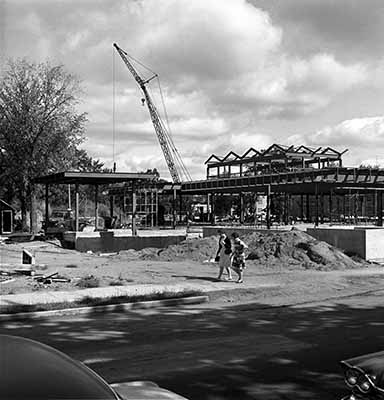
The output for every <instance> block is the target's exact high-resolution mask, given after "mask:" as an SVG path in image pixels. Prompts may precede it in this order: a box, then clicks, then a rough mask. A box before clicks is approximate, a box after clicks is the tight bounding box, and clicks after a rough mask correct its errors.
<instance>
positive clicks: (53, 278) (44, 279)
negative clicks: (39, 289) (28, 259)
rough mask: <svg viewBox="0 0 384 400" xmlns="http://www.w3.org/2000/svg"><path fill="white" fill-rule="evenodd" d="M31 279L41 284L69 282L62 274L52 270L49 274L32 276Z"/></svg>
mask: <svg viewBox="0 0 384 400" xmlns="http://www.w3.org/2000/svg"><path fill="white" fill-rule="evenodd" d="M33 279H34V280H35V281H37V282H39V283H43V284H45V285H46V284H50V283H52V282H60V283H69V282H71V280H70V279H68V278H65V277H64V276H59V273H58V272H54V273H53V274H50V275H38V276H34V277H33Z"/></svg>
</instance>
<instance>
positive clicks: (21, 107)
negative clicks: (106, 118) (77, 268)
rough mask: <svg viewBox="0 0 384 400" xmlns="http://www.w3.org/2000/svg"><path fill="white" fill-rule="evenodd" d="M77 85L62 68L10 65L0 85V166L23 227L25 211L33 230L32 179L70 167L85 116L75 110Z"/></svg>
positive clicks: (14, 63)
mask: <svg viewBox="0 0 384 400" xmlns="http://www.w3.org/2000/svg"><path fill="white" fill-rule="evenodd" d="M80 93H81V89H80V82H79V81H78V80H77V79H76V78H75V76H73V75H72V74H70V73H68V72H66V71H65V69H64V67H63V66H62V65H59V66H51V65H50V64H49V63H40V64H34V63H30V62H28V61H27V60H25V59H22V60H16V61H12V60H11V61H9V62H8V64H7V66H6V69H5V72H4V74H3V76H2V78H1V80H0V167H2V168H1V169H2V171H3V172H2V180H5V181H6V182H8V183H9V182H11V183H12V186H13V188H14V194H15V195H16V196H17V198H18V199H19V202H20V209H21V215H22V224H23V228H25V227H26V225H27V221H26V216H27V211H28V210H29V211H32V212H31V214H30V215H31V228H32V231H33V230H34V229H35V224H34V218H33V217H34V212H33V211H34V207H35V200H36V188H35V187H34V185H33V179H34V178H36V177H37V176H41V175H45V174H48V173H54V172H58V171H61V170H65V169H67V168H69V167H70V166H72V165H73V159H74V155H75V154H76V151H77V146H78V145H79V144H80V143H82V142H83V140H84V126H85V123H86V114H84V113H81V114H79V113H77V112H76V110H75V106H76V105H77V104H78V102H79V95H80Z"/></svg>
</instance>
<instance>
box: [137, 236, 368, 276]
mask: <svg viewBox="0 0 384 400" xmlns="http://www.w3.org/2000/svg"><path fill="white" fill-rule="evenodd" d="M242 239H243V240H244V242H245V243H247V245H248V250H247V260H249V261H251V260H252V262H253V263H255V264H260V265H262V266H264V267H280V268H281V269H297V268H300V269H316V270H335V269H349V268H361V267H363V266H364V265H366V263H365V262H364V261H363V260H361V261H359V260H358V261H356V260H353V259H352V258H350V257H348V256H347V255H346V254H344V253H343V252H342V251H341V250H339V249H337V248H335V247H333V246H331V245H329V244H328V243H325V242H322V241H318V240H316V239H314V238H313V237H312V236H309V235H308V234H306V233H305V232H302V231H298V230H297V231H296V230H295V231H290V232H274V233H270V232H269V233H260V232H254V233H251V234H247V235H244V236H242ZM217 247H218V237H217V236H211V237H207V238H203V239H194V240H186V241H184V242H182V243H181V244H179V245H173V246H169V247H167V248H165V249H154V248H147V249H144V250H141V251H137V252H132V251H131V252H130V256H134V257H135V258H136V259H137V258H139V259H141V260H162V261H181V260H192V261H198V262H202V261H204V260H208V259H211V258H213V257H214V256H215V254H216V251H217ZM133 253H135V254H133Z"/></svg>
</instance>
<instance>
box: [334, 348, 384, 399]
mask: <svg viewBox="0 0 384 400" xmlns="http://www.w3.org/2000/svg"><path fill="white" fill-rule="evenodd" d="M340 364H341V366H342V368H343V372H344V377H345V383H346V384H347V386H348V389H349V394H347V395H346V396H344V397H343V398H342V400H376V399H377V400H379V399H384V351H380V352H378V353H371V354H365V355H363V356H360V357H354V358H350V359H348V360H344V361H341V362H340Z"/></svg>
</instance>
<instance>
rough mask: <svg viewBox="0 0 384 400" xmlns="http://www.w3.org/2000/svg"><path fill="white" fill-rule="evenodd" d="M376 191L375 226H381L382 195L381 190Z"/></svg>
mask: <svg viewBox="0 0 384 400" xmlns="http://www.w3.org/2000/svg"><path fill="white" fill-rule="evenodd" d="M376 193H377V203H376V204H377V209H376V214H377V226H383V195H382V192H381V191H376Z"/></svg>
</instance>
